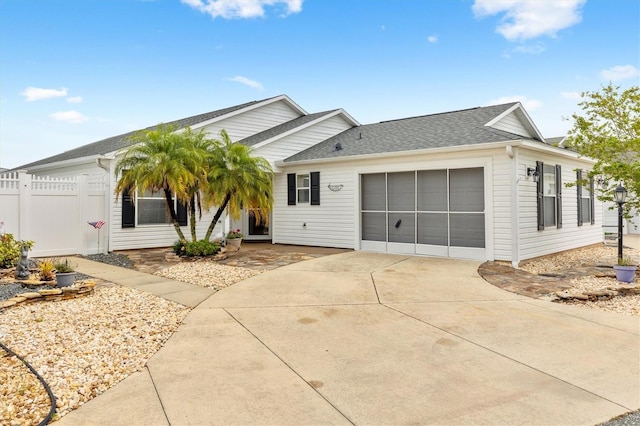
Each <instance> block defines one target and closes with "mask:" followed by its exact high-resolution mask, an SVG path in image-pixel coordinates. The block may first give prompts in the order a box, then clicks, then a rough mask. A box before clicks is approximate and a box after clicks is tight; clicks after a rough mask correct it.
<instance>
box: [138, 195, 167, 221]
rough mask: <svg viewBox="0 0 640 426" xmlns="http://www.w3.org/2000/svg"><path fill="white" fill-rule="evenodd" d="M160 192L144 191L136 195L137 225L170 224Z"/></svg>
mask: <svg viewBox="0 0 640 426" xmlns="http://www.w3.org/2000/svg"><path fill="white" fill-rule="evenodd" d="M165 205H166V202H165V200H164V194H163V193H162V192H151V191H145V192H144V193H139V194H138V225H155V224H159V223H171V218H170V217H169V214H168V212H167V209H166V207H165Z"/></svg>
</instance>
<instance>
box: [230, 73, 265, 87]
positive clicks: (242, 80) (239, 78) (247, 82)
mask: <svg viewBox="0 0 640 426" xmlns="http://www.w3.org/2000/svg"><path fill="white" fill-rule="evenodd" d="M229 81H235V82H238V83H241V84H244V85H245V86H249V87H253V88H254V89H258V90H264V87H262V83H259V82H257V81H255V80H251V79H248V78H247V77H242V76H241V75H237V76H235V77H232V78H230V79H229Z"/></svg>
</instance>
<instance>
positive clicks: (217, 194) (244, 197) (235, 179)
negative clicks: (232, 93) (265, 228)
mask: <svg viewBox="0 0 640 426" xmlns="http://www.w3.org/2000/svg"><path fill="white" fill-rule="evenodd" d="M220 137H221V139H222V140H221V141H219V145H217V148H216V150H215V152H214V153H213V155H212V156H211V157H209V164H208V168H207V169H208V171H207V189H206V190H205V191H203V198H204V202H205V204H206V206H207V207H214V206H217V207H218V209H217V211H216V213H215V215H214V217H213V219H212V221H211V224H210V225H209V228H208V229H207V233H206V235H205V237H204V239H205V240H209V239H210V238H211V234H212V232H213V229H214V228H215V226H216V223H218V220H219V219H220V216H222V213H223V212H224V211H225V209H226V210H227V212H228V213H229V215H230V216H231V217H233V218H235V219H237V218H239V217H240V211H241V209H243V208H244V209H245V210H249V211H252V212H253V213H254V215H255V218H256V221H257V222H258V223H260V222H263V221H264V222H267V221H268V219H269V213H270V212H271V208H272V206H273V179H272V178H273V170H272V169H271V165H270V164H269V162H268V161H267V160H265V159H264V158H261V157H253V156H251V148H249V147H248V146H245V145H241V144H238V143H234V142H233V141H232V140H231V138H229V135H228V134H227V132H226V131H225V130H222V131H221V132H220Z"/></svg>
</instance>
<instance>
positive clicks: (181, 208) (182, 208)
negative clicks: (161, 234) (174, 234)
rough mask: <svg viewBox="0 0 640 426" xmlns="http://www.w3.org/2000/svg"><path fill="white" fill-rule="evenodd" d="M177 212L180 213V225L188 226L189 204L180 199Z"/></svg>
mask: <svg viewBox="0 0 640 426" xmlns="http://www.w3.org/2000/svg"><path fill="white" fill-rule="evenodd" d="M176 213H177V214H178V223H179V224H180V226H187V216H188V215H187V205H186V204H185V203H182V202H181V201H178V211H177V212H176Z"/></svg>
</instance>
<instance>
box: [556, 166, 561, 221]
mask: <svg viewBox="0 0 640 426" xmlns="http://www.w3.org/2000/svg"><path fill="white" fill-rule="evenodd" d="M556 216H557V217H556V227H557V228H558V229H560V228H562V167H561V166H560V165H559V164H556Z"/></svg>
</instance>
